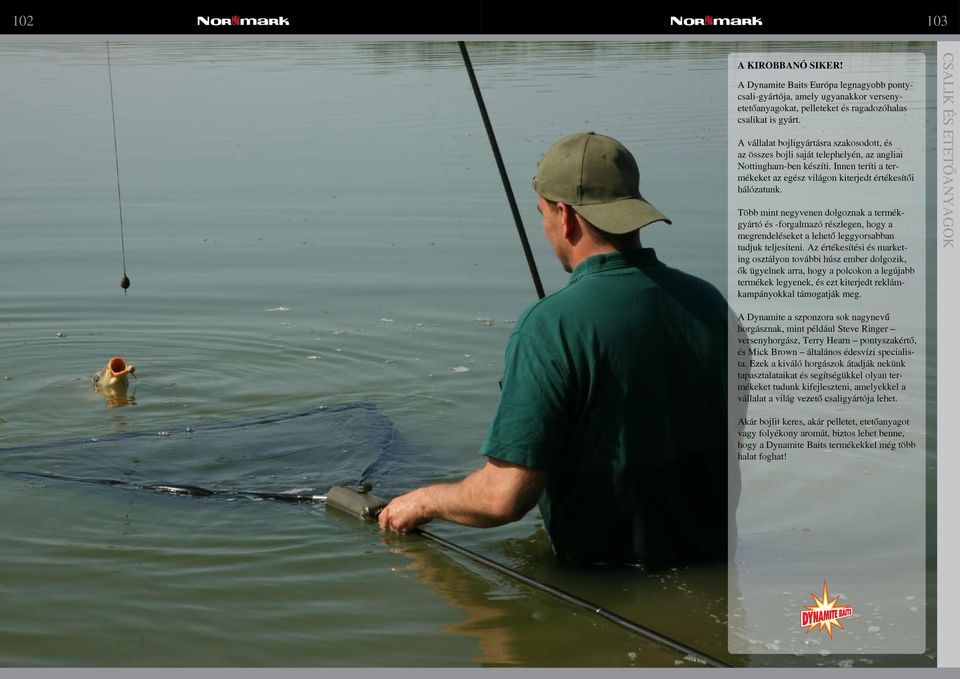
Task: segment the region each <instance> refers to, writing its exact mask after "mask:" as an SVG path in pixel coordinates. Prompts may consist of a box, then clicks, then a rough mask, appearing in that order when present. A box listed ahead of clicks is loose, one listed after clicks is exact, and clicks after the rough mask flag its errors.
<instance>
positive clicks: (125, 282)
mask: <svg viewBox="0 0 960 679" xmlns="http://www.w3.org/2000/svg"><path fill="white" fill-rule="evenodd" d="M107 76H108V77H109V79H110V115H111V117H112V118H113V159H114V161H115V163H116V167H117V206H118V207H119V208H120V259H121V261H122V263H123V277H122V278H121V279H120V287H121V288H123V294H124V295H126V294H127V288H129V287H130V279H129V278H127V251H126V248H124V245H123V200H122V199H121V198H120V151H119V147H118V146H117V113H116V110H115V108H114V105H113V69H112V68H111V67H110V42H109V41H108V42H107Z"/></svg>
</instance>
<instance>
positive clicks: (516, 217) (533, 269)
mask: <svg viewBox="0 0 960 679" xmlns="http://www.w3.org/2000/svg"><path fill="white" fill-rule="evenodd" d="M457 44H458V45H459V46H460V54H461V56H463V64H464V66H466V67H467V75H468V76H470V86H471V87H472V88H473V95H474V96H475V97H476V98H477V106H478V107H479V108H480V117H481V118H483V126H484V128H486V130H487V139H489V140H490V148H491V149H493V157H494V159H495V160H496V161H497V169H498V170H499V171H500V181H502V182H503V190H504V191H506V193H507V202H508V203H509V204H510V212H512V213H513V221H514V223H515V224H516V225H517V234H519V236H520V244H521V245H522V246H523V254H524V256H525V257H526V258H527V266H528V267H530V275H531V276H532V277H533V287H534V288H536V290H537V297H539V298H540V299H543V298H544V296H545V295H544V292H543V283H541V282H540V273H539V272H538V271H537V263H536V262H535V261H534V260H533V251H532V250H531V249H530V241H528V240H527V232H526V230H525V229H524V228H523V220H521V219H520V210H519V209H517V200H516V198H514V197H513V189H512V188H511V187H510V178H509V177H507V168H506V166H504V164H503V156H501V155H500V146H499V145H498V144H497V138H496V136H495V135H494V134H493V125H491V124H490V116H489V115H487V107H486V105H485V104H484V103H483V95H482V94H481V93H480V85H479V83H477V76H476V74H475V73H474V72H473V63H472V62H471V61H470V54H469V53H468V52H467V45H466V43H465V42H463V41H462V40H461V41H459V42H457Z"/></svg>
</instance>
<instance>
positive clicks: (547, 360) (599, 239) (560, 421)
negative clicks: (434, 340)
mask: <svg viewBox="0 0 960 679" xmlns="http://www.w3.org/2000/svg"><path fill="white" fill-rule="evenodd" d="M639 182H640V177H639V170H638V168H637V163H636V161H635V160H634V158H633V156H632V155H631V154H630V152H629V151H627V149H626V148H624V147H623V145H622V144H620V143H619V142H618V141H616V140H615V139H612V138H610V137H605V136H603V135H598V134H594V133H592V132H588V133H582V134H574V135H570V136H567V137H563V138H562V139H560V140H559V141H557V142H556V143H555V144H554V145H553V146H552V147H550V149H549V150H548V151H547V153H546V154H545V155H544V156H543V158H542V159H541V160H540V163H539V164H538V166H537V174H536V176H535V177H534V179H533V188H534V190H535V191H536V192H537V194H539V198H538V201H537V209H538V210H539V211H540V213H541V215H542V216H543V231H544V235H545V236H546V238H547V240H548V241H549V243H550V245H551V247H552V248H553V251H554V254H555V255H556V257H557V259H558V260H559V261H560V263H561V264H562V265H563V267H564V269H565V270H566V271H568V272H570V273H571V277H570V281H569V283H568V284H567V286H566V287H564V288H563V289H562V290H559V291H557V292H555V293H553V294H552V295H549V296H547V297H546V298H544V299H542V300H540V301H539V302H537V303H536V304H534V305H533V306H532V307H530V308H529V309H527V311H525V312H524V313H523V315H522V316H521V317H520V318H519V319H518V320H517V324H516V328H515V330H514V332H513V334H512V335H511V337H510V340H509V342H508V344H507V350H506V356H505V361H504V375H503V391H502V393H501V396H500V403H499V405H498V407H497V411H496V414H495V415H494V419H493V422H492V423H491V425H490V429H489V431H488V433H487V437H486V440H485V441H484V443H483V446H482V447H481V452H482V453H483V454H484V455H486V456H487V461H486V464H485V465H484V466H483V467H481V468H480V469H479V470H477V471H476V472H474V473H473V474H471V475H470V476H468V477H467V478H465V479H463V480H462V481H460V482H459V483H452V484H439V485H434V486H427V487H424V488H420V489H417V490H415V491H413V492H411V493H407V494H406V495H402V496H400V497H398V498H396V499H394V500H393V501H392V502H391V503H390V504H389V505H387V507H386V508H384V510H383V511H382V512H381V514H380V526H381V528H383V529H389V530H393V531H398V532H401V533H402V532H408V531H411V530H413V529H414V528H415V527H416V526H418V525H421V524H423V523H426V522H428V521H430V520H432V519H438V518H439V519H446V520H448V521H453V522H455V523H460V524H464V525H468V526H479V527H490V526H498V525H501V524H504V523H509V522H511V521H516V520H518V519H520V518H521V517H523V516H524V515H525V514H526V513H527V512H528V511H529V510H530V509H531V508H532V507H533V506H534V505H535V504H536V503H537V501H538V500H539V505H540V513H541V515H542V516H543V520H544V523H545V525H546V529H547V532H548V534H549V536H550V540H551V543H552V545H553V549H554V551H555V552H556V554H557V555H558V556H560V557H561V558H564V559H567V560H570V561H573V562H576V563H635V564H642V565H645V566H649V567H662V566H666V565H673V564H681V563H693V562H698V561H705V560H712V559H722V558H724V557H725V556H726V549H727V438H726V436H727V435H726V426H727V421H726V412H727V411H726V403H727V393H726V370H727V365H726V360H727V359H726V345H727V314H728V308H727V304H726V301H725V300H724V299H723V297H722V295H721V294H720V293H719V292H718V291H717V290H716V288H714V287H713V286H711V285H710V284H709V283H707V282H705V281H703V280H700V279H699V278H696V277H694V276H691V275H688V274H685V273H683V272H680V271H677V270H676V269H671V268H669V267H667V266H666V265H664V264H663V263H662V262H660V261H659V260H658V259H657V256H656V254H655V253H654V251H653V250H652V249H650V248H642V247H641V245H640V238H639V230H640V229H641V228H642V227H644V226H647V225H648V224H651V223H653V222H658V221H664V222H667V223H668V224H669V223H670V220H669V219H667V218H666V217H665V216H664V215H663V214H662V213H660V212H659V211H658V210H657V209H656V208H655V207H653V205H651V204H650V203H648V202H647V201H646V200H644V199H643V197H642V196H641V195H640V190H639Z"/></svg>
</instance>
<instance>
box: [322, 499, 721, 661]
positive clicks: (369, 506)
mask: <svg viewBox="0 0 960 679" xmlns="http://www.w3.org/2000/svg"><path fill="white" fill-rule="evenodd" d="M370 489H371V486H370V484H369V483H367V482H364V483H363V484H362V486H361V487H360V488H346V487H343V486H334V487H333V488H331V489H330V491H329V492H328V493H327V499H326V504H327V507H332V508H334V509H338V510H340V511H341V512H346V513H347V514H351V515H352V516H355V517H357V518H360V519H363V520H366V521H372V520H374V519H375V518H376V517H377V515H378V514H379V513H380V510H381V509H383V508H384V507H386V506H387V501H386V500H383V499H381V498H379V497H377V496H376V495H371V494H370ZM412 533H413V534H415V535H420V536H421V537H423V538H426V539H427V540H430V541H431V542H435V543H437V544H438V545H440V546H442V547H445V548H447V549H449V550H451V551H453V552H456V553H457V554H460V555H461V556H464V557H466V558H468V559H470V560H471V561H474V562H476V563H479V564H482V565H483V566H486V567H487V568H490V569H492V570H495V571H497V572H498V573H501V574H502V575H506V576H507V577H509V578H512V579H514V580H516V581H517V582H520V583H523V584H524V585H527V586H528V587H532V588H533V589H535V590H537V591H539V592H543V593H544V594H549V595H550V596H552V597H554V598H555V599H559V600H560V601H563V602H564V603H566V604H570V605H571V606H576V607H577V608H581V609H583V610H585V611H590V612H591V613H594V614H596V615H599V616H600V617H601V618H603V619H605V620H607V621H609V622H612V623H613V624H614V625H616V626H618V627H620V628H621V629H624V630H627V631H628V632H633V633H634V634H637V635H639V636H641V637H643V638H645V639H648V640H649V641H653V642H655V643H657V644H660V645H661V646H665V647H667V648H670V649H673V650H675V651H679V652H681V653H684V654H685V656H686V657H689V658H691V659H693V660H696V661H697V662H701V663H703V664H705V665H709V666H710V667H731V665H729V664H727V663H725V662H723V661H722V660H718V659H717V658H714V657H713V656H710V655H707V654H706V653H704V652H703V651H698V650H697V649H695V648H693V647H692V646H687V645H686V644H684V643H682V642H680V641H677V640H676V639H672V638H670V637H668V636H666V635H664V634H660V633H659V632H657V631H656V630H652V629H650V628H649V627H645V626H643V625H641V624H639V623H636V622H634V621H633V620H629V619H627V618H624V617H623V616H621V615H617V614H616V613H614V612H612V611H609V610H607V609H606V608H603V607H602V606H598V605H597V604H595V603H592V602H590V601H587V600H586V599H581V598H580V597H578V596H576V595H574V594H570V593H569V592H567V591H565V590H562V589H560V588H559V587H553V586H552V585H548V584H546V583H543V582H540V581H539V580H535V579H534V578H531V577H529V576H527V575H524V574H523V573H521V572H519V571H516V570H514V569H512V568H510V567H509V566H505V565H503V564H502V563H500V562H498V561H494V560H493V559H488V558H487V557H485V556H483V555H481V554H477V553H476V552H474V551H471V550H469V549H467V548H466V547H461V546H460V545H458V544H456V543H453V542H450V541H449V540H447V539H445V538H442V537H440V536H439V535H436V534H435V533H431V532H429V531H427V530H424V529H423V528H415V529H414V530H413V531H412Z"/></svg>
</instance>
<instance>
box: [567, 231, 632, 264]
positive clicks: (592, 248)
mask: <svg viewBox="0 0 960 679" xmlns="http://www.w3.org/2000/svg"><path fill="white" fill-rule="evenodd" d="M641 247H643V246H642V245H641V244H640V239H639V238H638V239H637V241H636V243H634V245H633V246H632V247H628V248H615V247H613V246H612V245H607V244H601V243H591V244H590V245H589V246H587V244H584V246H583V247H578V248H576V250H575V251H574V252H573V253H572V256H571V257H570V259H569V261H568V262H567V264H568V266H569V267H570V271H573V270H574V269H576V268H577V267H578V266H580V264H582V263H583V261H584V260H586V259H589V258H590V257H593V256H595V255H608V254H611V253H613V252H633V251H634V250H637V249H639V248H641Z"/></svg>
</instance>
